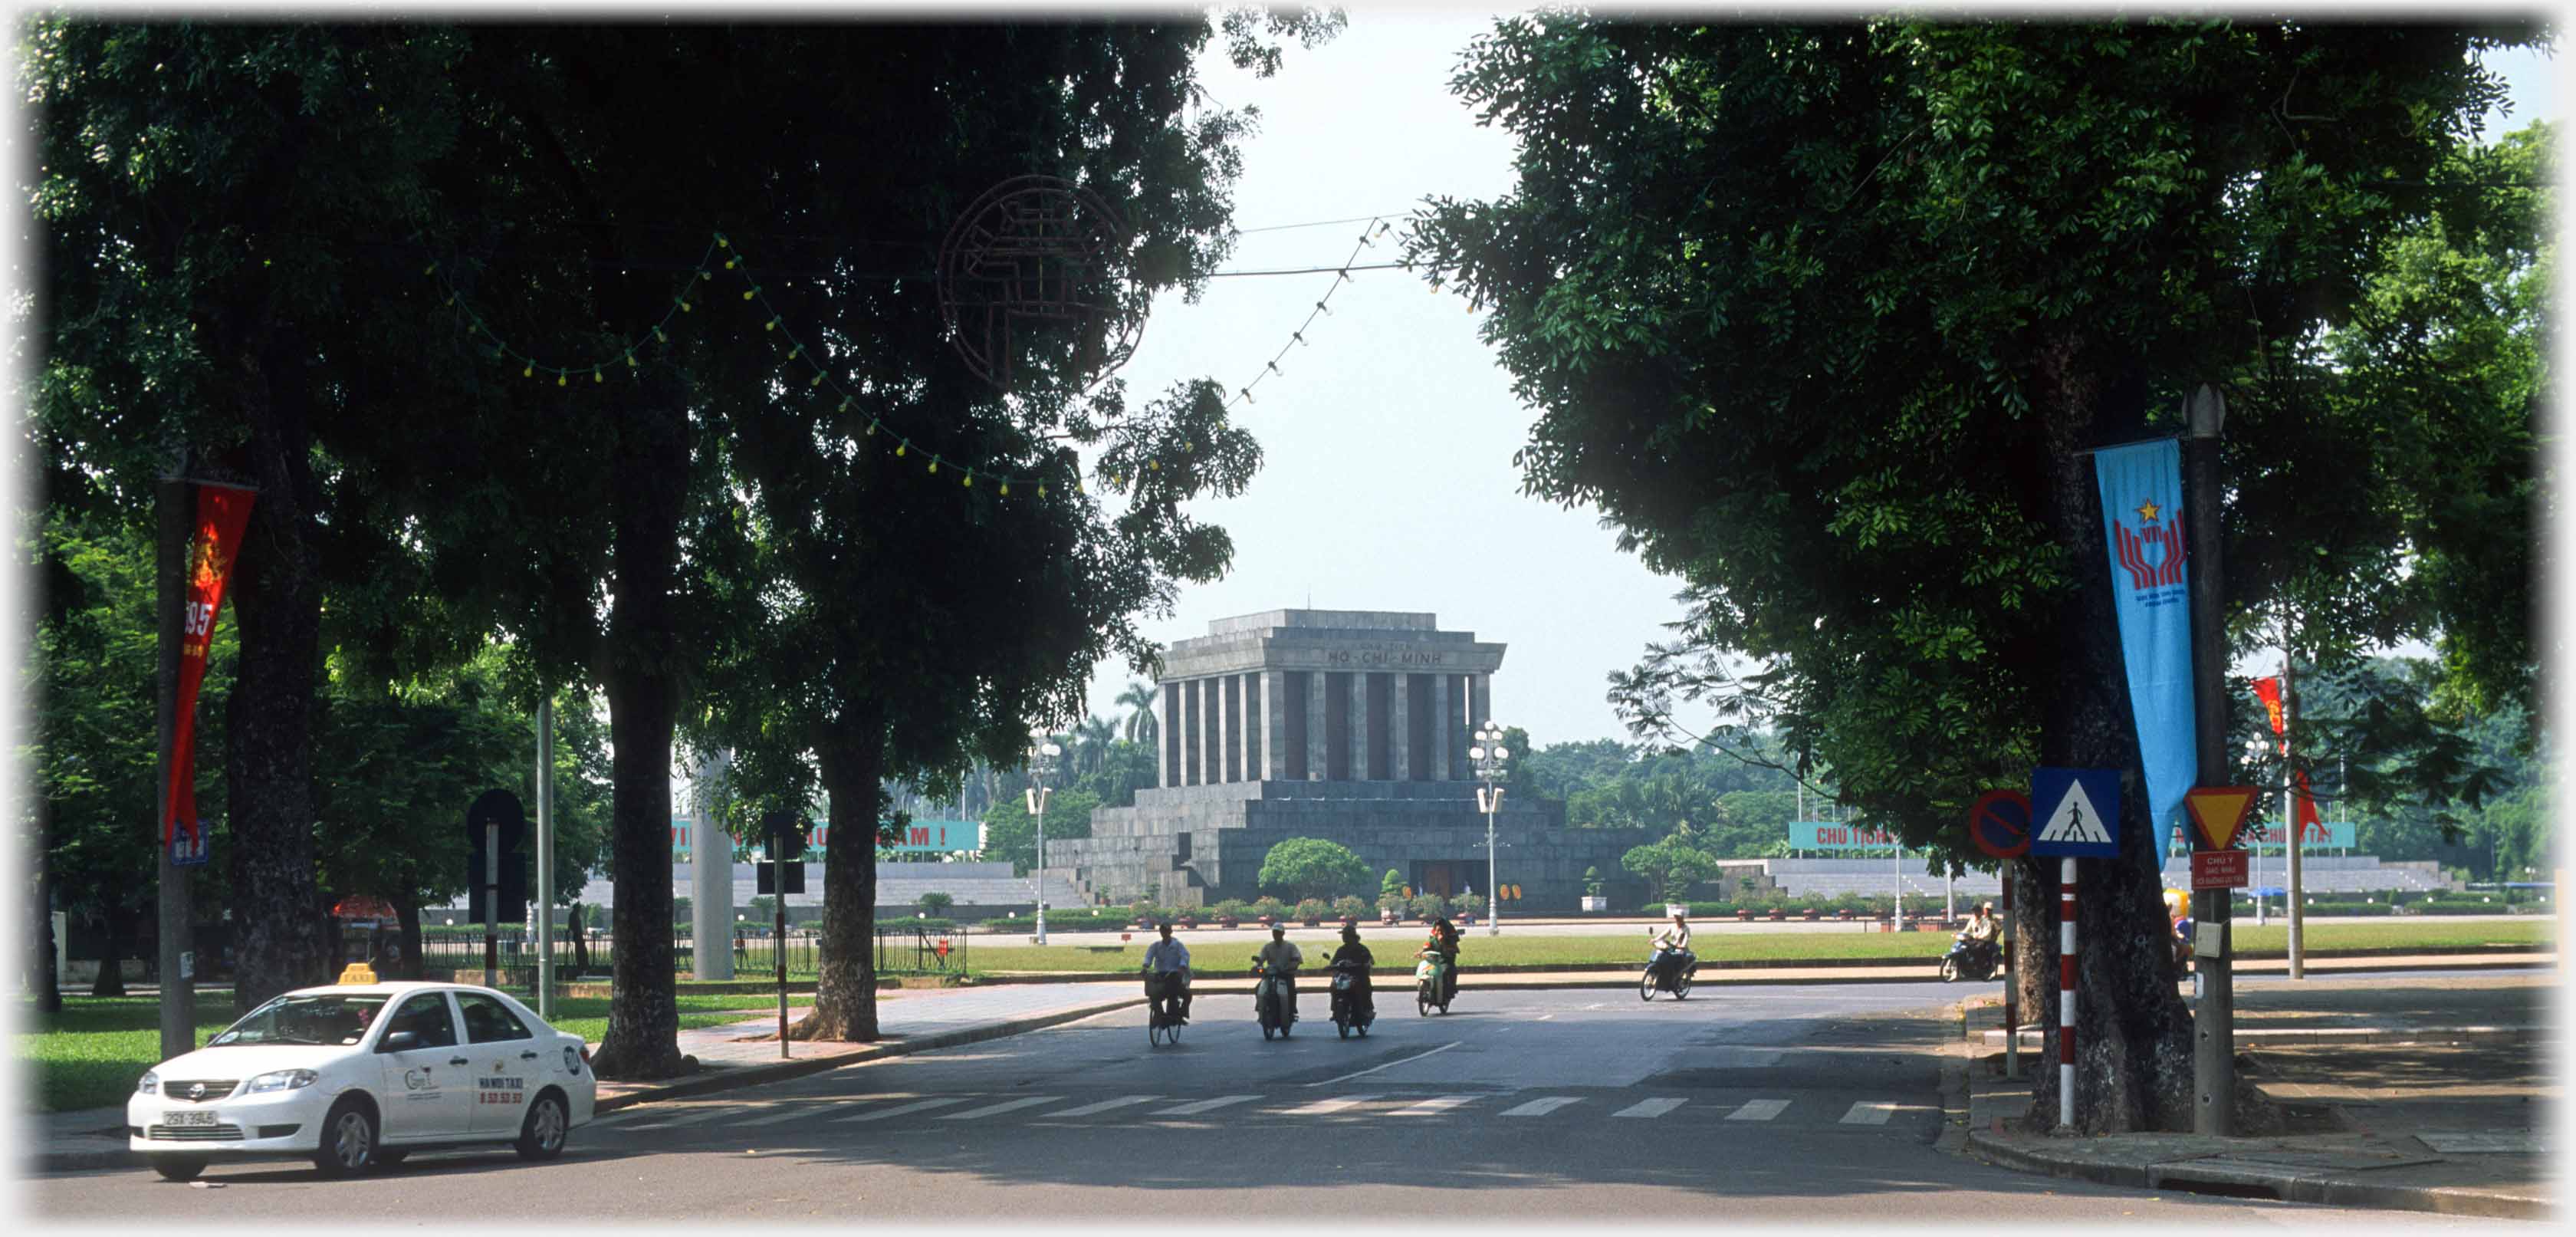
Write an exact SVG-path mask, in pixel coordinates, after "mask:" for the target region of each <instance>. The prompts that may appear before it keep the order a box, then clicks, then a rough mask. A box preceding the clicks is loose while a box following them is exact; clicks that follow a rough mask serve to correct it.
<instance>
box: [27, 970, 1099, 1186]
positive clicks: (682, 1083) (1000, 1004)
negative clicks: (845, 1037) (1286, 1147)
mask: <svg viewBox="0 0 2576 1237" xmlns="http://www.w3.org/2000/svg"><path fill="white" fill-rule="evenodd" d="M889 995H891V994H889ZM1144 1003H1145V996H1144V992H1143V991H1142V989H1141V987H1140V986H1139V985H1138V984H1135V983H1132V982H1128V981H1123V980H1122V981H1119V982H1115V983H1086V984H1050V985H1047V986H1045V987H1001V988H964V989H948V990H939V991H931V990H922V991H917V992H915V991H906V992H905V993H904V995H903V996H902V997H900V998H897V999H892V1000H883V1001H880V1002H879V1003H878V1006H877V1026H878V1030H879V1031H880V1032H881V1033H882V1034H881V1037H880V1038H879V1040H878V1041H877V1042H876V1043H873V1044H846V1043H842V1044H834V1043H819V1044H818V1043H801V1042H791V1043H790V1044H789V1045H788V1053H789V1056H788V1058H787V1059H786V1060H783V1061H782V1060H780V1059H779V1051H778V1042H777V1041H776V1040H775V1039H771V1040H765V1041H764V1040H757V1039H749V1038H746V1037H750V1036H759V1035H774V1034H776V1032H777V1030H778V1020H777V1018H776V1016H775V1015H773V1016H771V1017H769V1018H765V1019H760V1020H756V1021H747V1022H737V1023H733V1024H730V1025H727V1026H720V1027H709V1028H706V1029H704V1030H697V1031H682V1032H680V1035H679V1041H680V1052H681V1053H682V1054H683V1055H685V1056H693V1057H696V1058H697V1059H698V1066H699V1069H698V1072H697V1073H695V1074H691V1075H688V1076H686V1077H682V1078H674V1079H667V1080H663V1081H658V1082H608V1081H602V1082H601V1083H600V1084H599V1106H598V1111H599V1112H602V1113H605V1112H610V1111H613V1110H615V1109H619V1108H624V1107H626V1106H628V1105H631V1104H641V1103H646V1102H648V1101H652V1100H661V1099H674V1098H678V1097H680V1096H687V1095H700V1094H704V1093H707V1092H710V1091H727V1090H732V1089H734V1088H737V1087H749V1086H757V1085H759V1084H761V1083H766V1082H776V1081H778V1080H780V1079H785V1078H797V1077H802V1076H804V1075H807V1074H816V1073H821V1072H822V1071H824V1070H828V1069H837V1068H839V1067H841V1066H844V1065H855V1064H858V1063H860V1062H862V1061H873V1060H877V1059H880V1058H884V1057H899V1056H906V1055H909V1054H911V1053H916V1052H927V1051H930V1050H931V1049H934V1048H949V1047H954V1046H956V1045H959V1044H972V1043H977V1042H980V1041H983V1040H988V1039H999V1038H1001V1037H1003V1036H1006V1035H1018V1034H1020V1033H1022V1032H1025V1031H1034V1030H1037V1029H1039V1028H1042V1027H1050V1026H1055V1025H1057V1024H1059V1023H1065V1022H1072V1021H1076V1020H1078V1019H1082V1018H1088V1017H1091V1016H1092V1015H1094V1014H1100V1013H1106V1012H1108V1011H1111V1010H1116V1009H1124V1008H1126V1007H1128V1006H1131V1005H1142V1004H1144ZM809 1008H810V1007H807V1008H793V1009H790V1010H788V1011H787V1012H788V1016H789V1018H790V1020H791V1021H793V1020H795V1019H800V1018H803V1017H804V1016H805V1014H806V1013H807V1012H808V1009H809ZM592 1047H594V1048H596V1047H597V1045H595V1044H594V1045H592ZM22 1120H25V1121H27V1122H29V1123H30V1125H32V1127H33V1128H32V1129H29V1133H30V1135H31V1136H32V1137H31V1139H30V1141H32V1142H34V1143H35V1154H34V1155H33V1156H30V1157H28V1159H27V1160H22V1161H21V1163H22V1164H26V1165H27V1166H28V1167H29V1168H31V1169H32V1170H33V1171H37V1172H64V1171H70V1170H75V1169H87V1168H120V1167H128V1166H132V1167H140V1166H141V1164H142V1157H141V1156H138V1155H136V1154H134V1153H133V1152H131V1151H129V1150H127V1149H126V1136H125V1109H124V1108H123V1107H122V1106H119V1107H114V1108H90V1109H83V1110H81V1111H78V1112H57V1113H42V1114H35V1115H32V1116H28V1117H24V1118H22ZM21 1128H22V1129H27V1128H28V1127H26V1126H22V1127H21ZM30 1160H31V1161H32V1163H29V1161H30Z"/></svg>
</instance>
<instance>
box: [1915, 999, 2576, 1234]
mask: <svg viewBox="0 0 2576 1237" xmlns="http://www.w3.org/2000/svg"><path fill="white" fill-rule="evenodd" d="M2310 969H2311V971H2312V972H2313V971H2316V970H2320V969H2322V968H2317V967H2311V968H2310ZM2557 986H2558V980H2557V977H2556V975H2555V974H2550V975H2520V976H2479V975H2440V976H2435V975H2425V976H2409V977H2406V978H2403V979H2396V980H2390V979H2373V980H2354V979H2344V980H2338V979H2335V978H2332V977H2331V976H2325V977H2319V978H2314V979H2309V980H2304V981H2301V982H2300V983H2297V984H2262V985H2248V986H2245V987H2240V988H2238V989H2237V991H2236V1001H2237V1030H2236V1047H2237V1052H2238V1054H2239V1058H2238V1059H2239V1062H2240V1066H2241V1068H2240V1070H2239V1073H2238V1085H2239V1086H2247V1085H2252V1086H2258V1087H2260V1088H2262V1089H2263V1091H2264V1092H2265V1093H2266V1094H2268V1095H2270V1096H2271V1097H2272V1098H2273V1099H2274V1100H2275V1101H2278V1102H2279V1103H2281V1104H2283V1105H2284V1106H2285V1107H2287V1108H2289V1109H2291V1110H2293V1114H2294V1122H2293V1123H2294V1125H2295V1126H2296V1127H2297V1128H2299V1129H2300V1130H2301V1132H2297V1133H2289V1134H2280V1135H2270V1136H2249V1137H2237V1138H2213V1137H2203V1136H2200V1135H2195V1134H2114V1135H2106V1136H2101V1137H2080V1136H2059V1135H2054V1134H2033V1133H2028V1132H2026V1131H2025V1130H2024V1129H2023V1128H2022V1126H2021V1124H2020V1122H2021V1120H2022V1118H2023V1117H2025V1116H2026V1115H2027V1114H2028V1113H2029V1111H2030V1104H2031V1087H2030V1082H2029V1079H2030V1078H2032V1077H2033V1076H2035V1073H2036V1071H2038V1070H2040V1069H2054V1068H2055V1063H2054V1060H2053V1054H2047V1053H2026V1054H2025V1055H2024V1056H2023V1058H2022V1062H2021V1064H2022V1073H2023V1078H2022V1080H2021V1081H2013V1080H2008V1079H2005V1078H2004V1077H2003V1076H2002V1069H2003V1067H2002V1053H2001V1052H2000V1051H1997V1050H1996V1049H1997V1047H1998V1046H1999V1045H2000V1044H2001V1033H2000V1032H1999V1031H1996V1032H1988V1031H1985V1030H1982V1029H1980V1030H1979V1031H1977V1032H1976V1033H1975V1034H1974V1035H1973V1036H1972V1037H1971V1038H1969V1039H1968V1041H1967V1042H1966V1043H1965V1044H1963V1046H1962V1047H1963V1049H1964V1051H1963V1053H1962V1058H1961V1061H1960V1063H1959V1064H1958V1066H1957V1067H1955V1073H1956V1074H1957V1075H1959V1076H1960V1077H1959V1083H1960V1089H1961V1091H1962V1092H1963V1094H1961V1095H1960V1096H1959V1097H1958V1098H1957V1099H1956V1101H1954V1102H1956V1103H1959V1104H1960V1105H1962V1106H1963V1107H1964V1108H1965V1112H1964V1113H1959V1112H1953V1114H1952V1116H1953V1118H1954V1119H1963V1120H1964V1123H1965V1134H1966V1137H1965V1139H1964V1140H1963V1141H1964V1142H1965V1144H1966V1146H1967V1148H1968V1149H1969V1151H1970V1152H1971V1153H1972V1154H1975V1155H1977V1156H1979V1157H1980V1158H1983V1159H1986V1160H1988V1161H1990V1162H1993V1163H1996V1164H2000V1165H2003V1166H2006V1167H2010V1168H2018V1169H2023V1170H2025V1171H2030V1172H2038V1173H2046V1174H2049V1175H2051V1176H2059V1177H2076V1178H2081V1179H2084V1180H2088V1181H2097V1182H2102V1183H2104V1184H2109V1185H2119V1186H2128V1187H2132V1188H2136V1189H2148V1190H2188V1191H2193V1192H2199V1193H2212V1194H2225V1195H2231V1196H2235V1197H2252V1198H2277V1199H2281V1200H2283V1201H2288V1202H2304V1203H2323V1204H2328V1205H2332V1206H2340V1207H2369V1208H2380V1209H2388V1210H2402V1211H2429V1212H2438V1213H2442V1214H2447V1215H2464V1216H2486V1217H2496V1218H2513V1219H2546V1218H2549V1217H2550V1216H2551V1215H2552V1214H2553V1212H2554V1210H2555V1209H2556V1207H2557V1202H2558V1196H2559V1192H2560V1186H2559V1182H2558V1181H2557V1179H2556V1176H2555V1172H2554V1169H2555V1165H2556V1157H2555V1156H2554V1155H2553V1152H2554V1151H2555V1150H2556V1148H2555V1147H2554V1146H2553V1145H2552V1143H2553V1136H2552V1133H2551V1129H2552V1121H2553V1118H2554V1115H2555V1111H2554V1110H2555V1106H2556V1105H2557V1104H2558V1103H2559V1102H2560V1101H2561V1099H2562V1098H2563V1096H2562V1091H2561V1087H2560V1084H2559V1083H2558V1081H2557V1080H2556V1079H2555V1078H2554V1077H2553V1076H2552V1068H2551V1064H2552V1063H2551V1057H2552V1056H2553V1055H2554V1053H2555V1052H2556V1044H2555V1042H2554V1040H2555V1038H2556V1035H2557V1034H2559V1033H2560V1032H2554V1031H2552V1030H2550V1029H2549V1028H2548V1027H2547V1026H2546V1021H2545V1020H2546V1017H2547V1014H2548V1013H2549V1010H2548V1005H2549V1003H2550V1001H2552V1000H2553V999H2554V994H2555V989H2556V988H2557ZM1970 1017H1971V1019H1972V1021H1974V1022H1977V1023H1990V1022H1992V1020H1993V1018H1994V1011H1992V1010H1991V1009H1990V1008H1985V1007H1980V1008H1978V1009H1975V1010H1972V1011H1970Z"/></svg>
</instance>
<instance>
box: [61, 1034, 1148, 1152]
mask: <svg viewBox="0 0 2576 1237" xmlns="http://www.w3.org/2000/svg"><path fill="white" fill-rule="evenodd" d="M1144 1003H1145V998H1144V997H1143V996H1141V995H1139V996H1132V997H1120V998H1118V999H1116V1000H1113V1001H1095V1002H1092V1003H1091V1004H1089V1005H1082V1006H1076V1007H1074V1008H1072V1009H1063V1010H1057V1011H1056V1012H1054V1013H1050V1014H1039V1015H1037V1016H1035V1017H1030V1018H1015V1019H1012V1020H1010V1021H1008V1022H996V1023H991V1024H989V1025H985V1026H978V1027H967V1028H965V1029H963V1030H957V1031H942V1032H939V1033H938V1034H935V1035H924V1036H920V1037H918V1038H914V1039H907V1040H901V1041H898V1042H896V1043H890V1044H870V1045H868V1046H866V1047H863V1048H856V1049H852V1050H850V1051H848V1052H837V1053H833V1054H831V1055H830V1056H821V1057H805V1058H801V1059H797V1060H792V1061H781V1062H778V1063H777V1064H775V1065H753V1066H743V1067H737V1068H732V1069H725V1070H720V1071H717V1072H714V1073H710V1074H707V1075H703V1076H700V1077H694V1078H689V1079H686V1080H683V1081H679V1082H674V1083H669V1084H666V1085H662V1086H652V1087H644V1088H640V1089H638V1090H634V1091H629V1092H626V1093H624V1094H621V1095H615V1096H606V1095H603V1096H601V1097H599V1101H598V1103H597V1104H595V1105H594V1106H593V1107H592V1109H591V1111H592V1113H593V1115H594V1116H595V1115H597V1114H599V1113H607V1112H614V1111H616V1110H618V1109H620V1108H631V1107H633V1106H635V1105H637V1104H649V1103H653V1102H656V1101H659V1100H671V1099H682V1098H686V1097H688V1096H693V1095H707V1094H711V1093H714V1092H718V1091H731V1090H735V1089H738V1088H742V1087H756V1086H759V1085H761V1084H763V1083H770V1082H780V1081H784V1080H786V1079H790V1078H802V1077H804V1076H806V1075H808V1074H819V1073H822V1072H823V1071H825V1070H832V1069H839V1068H841V1067H842V1066H845V1065H857V1064H860V1063H862V1062H866V1061H876V1060H882V1059H885V1058H888V1057H901V1056H910V1055H911V1054H913V1053H916V1052H929V1051H931V1050H933V1049H937V1048H954V1047H957V1046H958V1045H960V1044H976V1043H982V1042H983V1041H985V1040H988V1039H1001V1038H1003V1037H1005V1036H1011V1035H1021V1034H1025V1033H1027V1032H1030V1031H1037V1030H1043V1029H1045V1028H1047V1027H1051V1026H1056V1025H1059V1024H1062V1023H1067V1022H1079V1021H1081V1020H1082V1019H1085V1018H1090V1017H1094V1016H1096V1015H1099V1014H1105V1013H1110V1012H1113V1011H1116V1010H1121V1009H1126V1008H1128V1007H1130V1006H1135V1005H1142V1004H1144ZM35 1161H36V1162H35V1164H34V1166H33V1170H34V1171H36V1172H48V1173H52V1172H77V1171H82V1170H86V1169H93V1168H141V1167H143V1166H144V1158H143V1154H142V1153H141V1152H138V1151H134V1150H132V1149H130V1148H126V1147H116V1148H113V1149H108V1148H101V1149H98V1150H83V1151H46V1152H42V1153H40V1154H39V1155H37V1156H36V1157H35ZM22 1163H23V1161H22Z"/></svg>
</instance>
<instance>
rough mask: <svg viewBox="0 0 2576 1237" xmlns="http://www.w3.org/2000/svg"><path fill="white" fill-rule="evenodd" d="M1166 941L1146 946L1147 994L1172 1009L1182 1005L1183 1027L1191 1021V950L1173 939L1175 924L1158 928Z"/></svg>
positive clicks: (1162, 925) (1161, 925)
mask: <svg viewBox="0 0 2576 1237" xmlns="http://www.w3.org/2000/svg"><path fill="white" fill-rule="evenodd" d="M1154 927H1155V929H1156V930H1157V931H1159V932H1161V933H1162V939H1161V940H1158V941H1155V942H1154V943H1153V944H1151V945H1147V946H1146V947H1145V966H1144V968H1143V969H1144V971H1145V994H1146V995H1147V996H1149V997H1151V998H1153V999H1154V1000H1155V1001H1157V1002H1159V1003H1160V1004H1161V1006H1162V1008H1164V1009H1166V1010H1169V1009H1170V1008H1171V1007H1172V1006H1171V1003H1172V1000H1173V999H1174V998H1176V997H1177V998H1179V1000H1180V1002H1181V1024H1182V1025H1183V1026H1187V1025H1189V1021H1190V947H1189V946H1187V945H1184V944H1182V943H1180V942H1179V941H1176V940H1173V939H1172V925H1171V924H1170V923H1168V922H1166V923H1159V924H1156V925H1154Z"/></svg>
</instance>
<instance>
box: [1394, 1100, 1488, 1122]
mask: <svg viewBox="0 0 2576 1237" xmlns="http://www.w3.org/2000/svg"><path fill="white" fill-rule="evenodd" d="M1474 1098H1476V1097H1475V1096H1472V1095H1444V1096H1441V1097H1439V1098H1438V1099H1429V1100H1424V1101H1422V1102H1421V1103H1419V1104H1415V1105H1412V1106H1411V1107H1407V1108H1399V1109H1396V1110H1395V1111H1394V1112H1391V1113H1388V1114H1387V1115H1388V1116H1390V1117H1428V1116H1432V1115H1434V1114H1437V1113H1444V1112H1447V1111H1449V1110H1450V1109H1452V1108H1456V1107H1457V1106H1459V1105H1460V1104H1464V1103H1466V1102H1467V1101H1469V1100H1472V1099H1474Z"/></svg>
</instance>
